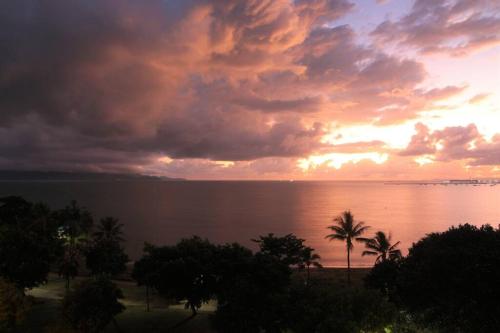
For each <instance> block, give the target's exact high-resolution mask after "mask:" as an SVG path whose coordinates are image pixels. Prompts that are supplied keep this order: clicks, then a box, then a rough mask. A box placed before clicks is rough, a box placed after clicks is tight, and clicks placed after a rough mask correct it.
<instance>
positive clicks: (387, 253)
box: [362, 231, 401, 263]
mask: <svg viewBox="0 0 500 333" xmlns="http://www.w3.org/2000/svg"><path fill="white" fill-rule="evenodd" d="M399 243H400V242H396V243H394V244H392V243H391V235H389V236H387V235H386V234H385V233H384V232H382V231H377V232H376V233H375V237H373V238H369V239H367V240H366V241H365V247H366V249H367V250H365V251H363V253H362V255H363V256H366V255H369V256H377V258H376V259H375V263H378V262H381V261H386V260H398V259H400V258H401V250H399V249H398V248H397V247H398V246H399Z"/></svg>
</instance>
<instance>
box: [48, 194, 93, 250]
mask: <svg viewBox="0 0 500 333" xmlns="http://www.w3.org/2000/svg"><path fill="white" fill-rule="evenodd" d="M55 215H56V217H57V219H58V222H59V234H60V237H61V238H62V239H64V240H65V242H66V244H67V245H70V246H74V245H76V244H77V243H78V242H79V241H81V240H83V239H85V237H86V236H87V235H88V233H89V232H90V230H91V228H92V225H93V223H94V222H93V218H92V214H90V212H89V211H88V210H87V209H86V208H85V207H80V206H78V203H77V202H76V201H75V200H73V201H71V202H70V204H69V205H68V206H66V207H64V208H63V209H61V210H59V211H57V212H56V213H55Z"/></svg>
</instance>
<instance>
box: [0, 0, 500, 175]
mask: <svg viewBox="0 0 500 333" xmlns="http://www.w3.org/2000/svg"><path fill="white" fill-rule="evenodd" d="M405 3H406V2H405ZM363 6H368V7H370V10H372V9H373V10H375V9H376V14H374V15H370V16H369V17H368V18H367V19H366V20H365V19H363V22H362V24H361V23H360V22H359V20H360V18H359V13H362V12H363V10H365V11H366V10H367V8H368V7H366V8H364V7H363ZM499 20H500V6H499V5H498V2H497V1H492V0H489V1H472V0H451V1H434V0H432V1H430V0H416V1H413V2H412V4H411V6H406V5H405V6H402V5H401V2H398V1H384V2H383V4H382V5H381V4H377V2H376V1H375V0H374V1H373V2H371V3H368V2H366V1H354V0H353V1H349V0H294V1H290V0H236V1H234V0H227V1H226V0H223V1H220V0H217V1H215V0H203V1H180V0H169V1H165V0H152V1H147V2H139V1H132V0H100V1H97V0H71V1H66V0H64V1H63V0H55V1H49V2H40V1H35V0H19V1H6V2H2V4H0V29H2V31H3V33H2V34H1V35H0V45H2V46H3V48H2V49H3V50H4V51H3V52H1V53H0V114H1V117H0V168H2V169H33V167H34V166H36V168H37V169H43V170H66V171H68V170H69V171H73V170H89V171H106V172H142V173H148V174H157V175H167V176H168V175H170V176H175V177H187V178H196V179H389V178H412V179H414V178H415V179H417V178H439V177H451V176H453V177H476V176H477V177H495V176H498V175H499V171H498V170H499V168H498V165H499V155H500V147H499V145H498V140H499V139H498V138H499V137H500V133H499V130H498V123H500V116H499V112H500V95H499V93H498V91H500V90H499V88H500V64H499V62H500V61H499V57H500V46H499V41H500V37H499V36H500V35H499V33H498V32H499V31H500V29H498V28H499V27H500V25H499V24H500V21H499ZM365 21H366V22H365ZM455 136H456V137H458V138H459V139H456V140H458V141H456V140H455ZM419 140H420V141H423V142H424V145H423V146H419V144H420V143H421V142H420V141H419ZM460 140H462V141H463V144H462V141H460ZM441 146H442V149H439V147H441ZM417 148H421V149H423V150H424V152H423V153H422V154H416V151H417V150H416V149H417ZM431 161H432V163H431ZM304 170H307V172H304Z"/></svg>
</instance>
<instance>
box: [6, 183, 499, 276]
mask: <svg viewBox="0 0 500 333" xmlns="http://www.w3.org/2000/svg"><path fill="white" fill-rule="evenodd" d="M5 195H21V196H23V197H25V198H26V199H28V200H31V201H43V202H45V203H47V204H49V205H50V206H51V207H52V208H54V209H56V208H62V207H63V206H64V205H66V204H68V203H69V202H70V200H73V199H75V200H77V201H78V203H79V204H81V205H83V206H85V207H87V208H88V209H89V210H90V211H91V212H92V213H93V215H94V217H95V218H97V219H98V218H101V217H105V216H114V217H117V218H119V219H120V221H121V223H123V224H124V231H125V238H126V239H127V241H126V245H125V247H126V250H127V252H128V254H129V256H130V257H131V258H132V259H137V258H138V257H140V255H141V253H142V248H143V244H144V242H149V243H153V244H158V245H161V244H173V243H175V242H176V241H177V240H179V239H180V238H182V237H190V236H191V235H199V236H201V237H204V238H205V237H206V238H208V239H209V240H210V241H212V242H214V243H225V242H239V243H241V244H243V245H245V246H248V247H250V248H252V249H254V250H255V249H256V247H255V244H254V243H253V242H252V241H251V239H252V238H256V237H258V236H259V235H264V234H267V233H274V234H276V235H285V234H287V233H294V234H295V235H297V236H298V237H301V238H304V239H306V244H307V245H309V246H311V247H313V248H315V249H316V251H317V252H318V253H319V254H320V255H321V257H322V263H323V264H324V265H325V266H336V267H342V266H345V265H346V259H345V255H346V253H345V244H343V243H341V242H337V241H336V242H329V241H328V240H326V239H325V235H327V234H328V230H327V226H328V225H330V224H331V220H332V218H333V217H334V216H336V215H338V214H340V213H341V212H342V211H344V210H348V209H349V210H351V211H352V213H353V214H354V217H355V218H356V219H357V220H359V221H364V222H365V223H366V224H367V225H369V226H371V229H370V230H369V231H368V232H367V233H366V234H365V235H364V236H366V237H369V236H371V235H372V234H373V233H374V232H376V231H378V230H382V231H384V232H387V233H391V234H392V239H393V241H401V246H400V248H401V249H402V251H403V253H404V254H406V253H407V249H408V247H410V246H411V245H412V243H413V242H416V241H418V240H419V239H420V238H421V237H423V236H424V235H425V234H427V233H430V232H435V231H444V230H446V229H448V228H449V227H450V226H452V225H458V224H463V223H470V224H475V225H481V224H486V223H489V224H491V225H493V226H495V227H497V226H498V225H499V224H500V185H497V186H488V185H481V186H472V185H447V186H444V185H417V184H399V185H396V184H385V183H383V182H340V181H325V182H323V181H317V182H316V181H311V182H301V181H297V182H279V181H137V180H135V181H57V182H56V181H54V182H50V181H38V182H37V181H31V182H22V181H16V182H14V181H13V182H0V196H5ZM362 250H363V245H362V244H355V248H354V252H353V254H352V256H351V258H352V259H351V261H352V265H353V266H357V267H365V266H370V265H372V264H373V261H374V258H373V257H362V256H361V252H362Z"/></svg>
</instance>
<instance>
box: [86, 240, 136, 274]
mask: <svg viewBox="0 0 500 333" xmlns="http://www.w3.org/2000/svg"><path fill="white" fill-rule="evenodd" d="M84 252H85V258H86V264H87V268H88V269H89V270H90V272H91V273H92V275H100V274H104V275H109V276H115V275H118V274H121V273H123V272H125V270H126V268H127V267H126V263H127V262H128V261H129V258H128V256H127V254H125V251H124V249H123V247H122V246H121V245H120V243H118V242H117V241H114V240H112V239H107V238H102V239H98V240H95V241H93V242H91V243H90V244H89V245H88V246H87V247H86V248H85V251H84Z"/></svg>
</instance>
